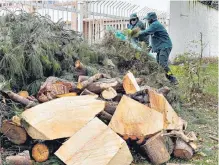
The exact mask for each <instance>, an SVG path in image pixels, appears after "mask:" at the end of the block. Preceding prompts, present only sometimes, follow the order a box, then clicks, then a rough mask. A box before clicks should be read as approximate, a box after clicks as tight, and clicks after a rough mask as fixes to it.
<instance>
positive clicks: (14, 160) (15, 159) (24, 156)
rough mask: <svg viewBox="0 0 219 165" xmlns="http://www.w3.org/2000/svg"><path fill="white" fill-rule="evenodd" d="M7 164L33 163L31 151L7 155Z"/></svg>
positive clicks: (31, 164)
mask: <svg viewBox="0 0 219 165" xmlns="http://www.w3.org/2000/svg"><path fill="white" fill-rule="evenodd" d="M6 164H8V165H33V164H34V163H33V161H32V160H31V159H30V154H29V151H24V152H22V153H19V154H17V155H15V156H7V157H6Z"/></svg>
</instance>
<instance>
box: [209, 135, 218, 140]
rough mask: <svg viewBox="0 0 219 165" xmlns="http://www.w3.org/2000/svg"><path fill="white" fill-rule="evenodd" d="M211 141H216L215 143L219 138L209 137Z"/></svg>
mask: <svg viewBox="0 0 219 165" xmlns="http://www.w3.org/2000/svg"><path fill="white" fill-rule="evenodd" d="M209 138H210V139H212V140H214V141H219V138H217V137H214V136H209Z"/></svg>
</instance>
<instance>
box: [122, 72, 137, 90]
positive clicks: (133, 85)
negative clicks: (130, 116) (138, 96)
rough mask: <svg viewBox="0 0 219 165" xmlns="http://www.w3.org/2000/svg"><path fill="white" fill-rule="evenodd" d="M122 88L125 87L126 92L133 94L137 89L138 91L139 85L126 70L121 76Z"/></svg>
mask: <svg viewBox="0 0 219 165" xmlns="http://www.w3.org/2000/svg"><path fill="white" fill-rule="evenodd" d="M123 88H124V89H125V92H126V94H134V93H136V92H137V91H140V87H139V86H138V83H137V81H136V79H135V77H134V75H133V74H132V73H131V72H128V73H127V74H126V75H125V77H124V78H123Z"/></svg>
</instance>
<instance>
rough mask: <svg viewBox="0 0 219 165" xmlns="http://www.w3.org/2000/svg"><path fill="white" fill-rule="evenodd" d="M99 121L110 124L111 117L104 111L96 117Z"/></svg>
mask: <svg viewBox="0 0 219 165" xmlns="http://www.w3.org/2000/svg"><path fill="white" fill-rule="evenodd" d="M98 117H99V119H101V120H105V121H107V122H110V120H111V119H112V115H110V114H109V113H107V112H106V111H102V112H100V114H99V115H98Z"/></svg>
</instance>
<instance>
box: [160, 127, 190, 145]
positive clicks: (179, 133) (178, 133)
mask: <svg viewBox="0 0 219 165" xmlns="http://www.w3.org/2000/svg"><path fill="white" fill-rule="evenodd" d="M162 136H170V137H178V138H181V139H182V140H184V141H185V142H187V143H188V142H189V141H191V140H190V139H189V137H187V136H186V135H185V134H184V132H183V131H182V130H180V131H176V130H173V131H171V132H170V133H163V134H162Z"/></svg>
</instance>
